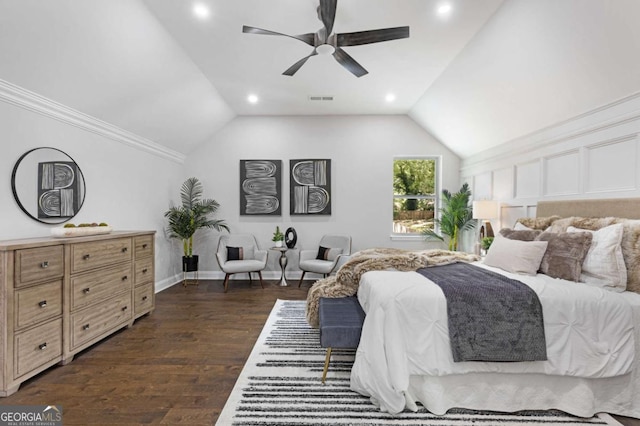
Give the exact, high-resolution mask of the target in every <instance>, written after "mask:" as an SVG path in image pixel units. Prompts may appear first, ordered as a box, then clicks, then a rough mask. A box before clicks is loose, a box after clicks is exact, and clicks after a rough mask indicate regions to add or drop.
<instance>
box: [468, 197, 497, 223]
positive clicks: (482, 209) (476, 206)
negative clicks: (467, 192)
mask: <svg viewBox="0 0 640 426" xmlns="http://www.w3.org/2000/svg"><path fill="white" fill-rule="evenodd" d="M498 213H499V212H498V202H497V201H493V200H480V201H474V202H473V218H474V219H497V218H498Z"/></svg>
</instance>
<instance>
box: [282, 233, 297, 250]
mask: <svg viewBox="0 0 640 426" xmlns="http://www.w3.org/2000/svg"><path fill="white" fill-rule="evenodd" d="M284 242H285V243H286V244H287V247H288V248H290V249H292V248H294V247H295V246H296V243H297V242H298V234H297V233H296V230H295V229H293V228H287V231H286V232H285V233H284Z"/></svg>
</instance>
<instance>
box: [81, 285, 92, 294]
mask: <svg viewBox="0 0 640 426" xmlns="http://www.w3.org/2000/svg"><path fill="white" fill-rule="evenodd" d="M90 291H91V289H90V288H89V287H87V288H85V289H84V290H82V292H83V293H84V294H89V292H90Z"/></svg>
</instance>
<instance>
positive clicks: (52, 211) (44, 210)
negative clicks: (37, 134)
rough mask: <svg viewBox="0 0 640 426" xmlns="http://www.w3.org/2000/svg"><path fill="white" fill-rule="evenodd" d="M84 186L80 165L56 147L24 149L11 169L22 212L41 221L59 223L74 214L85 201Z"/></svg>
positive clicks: (17, 200) (15, 192)
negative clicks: (25, 150)
mask: <svg viewBox="0 0 640 426" xmlns="http://www.w3.org/2000/svg"><path fill="white" fill-rule="evenodd" d="M85 189H86V188H85V182H84V176H83V175H82V171H81V170H80V167H78V165H77V164H76V162H75V161H74V160H73V158H71V157H70V156H69V155H68V154H66V153H65V152H63V151H60V150H59V149H56V148H50V147H41V148H34V149H32V150H30V151H27V152H25V153H24V154H22V156H21V157H20V158H19V159H18V161H16V164H15V166H13V172H12V173H11V190H12V191H13V198H15V200H16V203H18V206H19V207H20V209H22V211H23V212H25V213H26V214H27V215H28V216H29V217H31V218H32V219H34V220H37V221H38V222H41V223H48V224H58V223H63V222H66V221H68V220H69V219H71V218H72V217H74V216H75V215H76V214H77V213H78V211H80V208H81V207H82V204H83V203H84V195H85Z"/></svg>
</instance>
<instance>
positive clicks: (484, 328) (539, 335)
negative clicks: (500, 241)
mask: <svg viewBox="0 0 640 426" xmlns="http://www.w3.org/2000/svg"><path fill="white" fill-rule="evenodd" d="M417 272H418V273H420V274H422V275H424V276H425V277H427V278H428V279H430V280H431V281H433V282H434V283H435V284H437V285H438V286H439V287H440V288H441V289H442V291H443V292H444V295H445V297H446V299H447V316H448V324H449V338H450V340H451V350H452V352H453V360H454V361H455V362H461V361H544V360H546V359H547V347H546V342H545V338H544V321H543V318H542V306H541V305H540V300H538V296H537V295H536V293H535V292H534V291H533V290H532V289H531V288H530V287H529V286H527V285H526V284H524V283H521V282H520V281H517V280H513V279H511V278H507V277H505V276H503V275H500V274H496V273H495V272H492V271H488V270H486V269H483V268H479V267H477V266H473V265H469V264H466V263H454V264H451V265H444V266H435V267H432V268H420V269H418V270H417ZM427 309H428V308H427Z"/></svg>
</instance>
